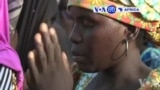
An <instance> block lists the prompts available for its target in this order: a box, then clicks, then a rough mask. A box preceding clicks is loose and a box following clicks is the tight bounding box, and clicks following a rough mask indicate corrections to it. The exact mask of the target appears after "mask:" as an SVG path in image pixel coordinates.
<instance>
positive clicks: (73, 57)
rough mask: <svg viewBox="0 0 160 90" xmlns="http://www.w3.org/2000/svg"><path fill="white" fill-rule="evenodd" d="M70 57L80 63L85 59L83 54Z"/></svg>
mask: <svg viewBox="0 0 160 90" xmlns="http://www.w3.org/2000/svg"><path fill="white" fill-rule="evenodd" d="M72 59H73V60H74V61H75V62H77V63H81V62H84V61H85V60H86V58H85V57H84V56H72Z"/></svg>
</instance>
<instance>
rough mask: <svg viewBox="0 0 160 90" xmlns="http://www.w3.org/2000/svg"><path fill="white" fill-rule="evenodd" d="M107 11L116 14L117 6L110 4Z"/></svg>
mask: <svg viewBox="0 0 160 90" xmlns="http://www.w3.org/2000/svg"><path fill="white" fill-rule="evenodd" d="M107 12H108V13H110V14H114V13H115V12H116V7H115V6H113V5H110V6H108V8H107Z"/></svg>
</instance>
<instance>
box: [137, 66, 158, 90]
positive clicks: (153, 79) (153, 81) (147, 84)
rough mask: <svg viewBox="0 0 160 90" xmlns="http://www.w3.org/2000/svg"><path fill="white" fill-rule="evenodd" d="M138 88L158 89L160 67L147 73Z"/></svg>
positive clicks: (143, 89) (146, 89)
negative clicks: (146, 76)
mask: <svg viewBox="0 0 160 90" xmlns="http://www.w3.org/2000/svg"><path fill="white" fill-rule="evenodd" d="M139 90H160V67H159V68H157V69H155V70H153V71H152V72H151V73H150V74H149V76H148V78H147V79H146V80H145V81H144V83H143V84H142V87H141V88H140V89H139Z"/></svg>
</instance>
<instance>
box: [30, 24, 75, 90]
mask: <svg viewBox="0 0 160 90" xmlns="http://www.w3.org/2000/svg"><path fill="white" fill-rule="evenodd" d="M35 46H36V48H35V50H33V51H30V52H29V54H28V59H29V60H28V61H29V65H30V66H29V72H27V84H28V87H29V89H30V90H72V88H73V78H72V73H71V70H70V66H69V63H68V60H67V56H66V54H65V53H64V52H61V48H60V45H59V43H58V38H57V34H56V31H55V30H54V29H53V28H50V29H49V28H48V26H47V25H46V24H45V23H42V24H41V26H40V33H37V34H36V35H35Z"/></svg>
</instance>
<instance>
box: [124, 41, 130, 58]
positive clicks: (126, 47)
mask: <svg viewBox="0 0 160 90" xmlns="http://www.w3.org/2000/svg"><path fill="white" fill-rule="evenodd" d="M128 48H129V47H128V40H127V39H125V53H126V56H127V55H128Z"/></svg>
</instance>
